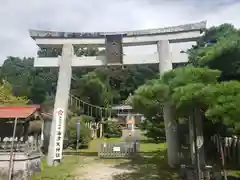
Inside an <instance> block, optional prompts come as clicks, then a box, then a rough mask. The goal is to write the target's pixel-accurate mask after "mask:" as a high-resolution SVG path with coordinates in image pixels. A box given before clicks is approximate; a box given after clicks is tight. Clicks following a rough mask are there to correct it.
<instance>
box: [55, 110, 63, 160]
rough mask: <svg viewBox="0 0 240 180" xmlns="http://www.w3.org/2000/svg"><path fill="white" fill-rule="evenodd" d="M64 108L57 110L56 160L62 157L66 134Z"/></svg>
mask: <svg viewBox="0 0 240 180" xmlns="http://www.w3.org/2000/svg"><path fill="white" fill-rule="evenodd" d="M64 117H65V114H64V109H62V108H58V109H57V112H56V137H55V143H54V148H53V149H54V160H61V159H62V149H63V138H64V137H63V134H64Z"/></svg>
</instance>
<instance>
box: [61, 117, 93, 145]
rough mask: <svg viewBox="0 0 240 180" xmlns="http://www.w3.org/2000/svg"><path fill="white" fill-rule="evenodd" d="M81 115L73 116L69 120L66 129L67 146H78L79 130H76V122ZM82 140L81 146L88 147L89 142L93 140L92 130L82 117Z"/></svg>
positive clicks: (80, 141)
mask: <svg viewBox="0 0 240 180" xmlns="http://www.w3.org/2000/svg"><path fill="white" fill-rule="evenodd" d="M79 118H80V117H74V118H71V119H70V120H69V122H68V125H67V129H66V140H65V142H64V144H65V147H71V148H76V144H77V131H76V122H77V120H78V119H79ZM80 122H81V126H80V140H79V148H86V147H88V143H89V141H90V140H91V130H90V129H89V128H88V127H87V126H86V125H85V123H84V122H83V120H82V118H80Z"/></svg>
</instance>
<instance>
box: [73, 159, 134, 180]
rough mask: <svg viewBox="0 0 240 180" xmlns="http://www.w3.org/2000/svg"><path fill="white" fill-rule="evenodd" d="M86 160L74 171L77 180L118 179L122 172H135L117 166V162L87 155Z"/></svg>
mask: <svg viewBox="0 0 240 180" xmlns="http://www.w3.org/2000/svg"><path fill="white" fill-rule="evenodd" d="M84 161H85V163H84V165H82V166H81V167H79V168H77V169H76V170H75V171H74V172H73V174H74V177H75V180H116V178H115V177H116V176H118V177H120V176H121V174H124V173H132V172H133V170H130V169H120V168H116V167H115V165H116V162H114V163H104V162H103V161H96V160H95V158H93V157H86V158H85V159H84ZM120 179H121V178H118V180H120Z"/></svg>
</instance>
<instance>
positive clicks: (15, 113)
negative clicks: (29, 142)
mask: <svg viewBox="0 0 240 180" xmlns="http://www.w3.org/2000/svg"><path fill="white" fill-rule="evenodd" d="M38 110H40V105H24V106H0V119H9V118H27V117H29V116H31V115H33V114H34V113H35V112H37V111H38Z"/></svg>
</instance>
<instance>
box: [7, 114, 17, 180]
mask: <svg viewBox="0 0 240 180" xmlns="http://www.w3.org/2000/svg"><path fill="white" fill-rule="evenodd" d="M17 119H18V118H15V120H14V127H13V136H12V143H11V152H10V160H9V169H8V180H11V179H12V171H13V148H14V139H15V136H16V128H17Z"/></svg>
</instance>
